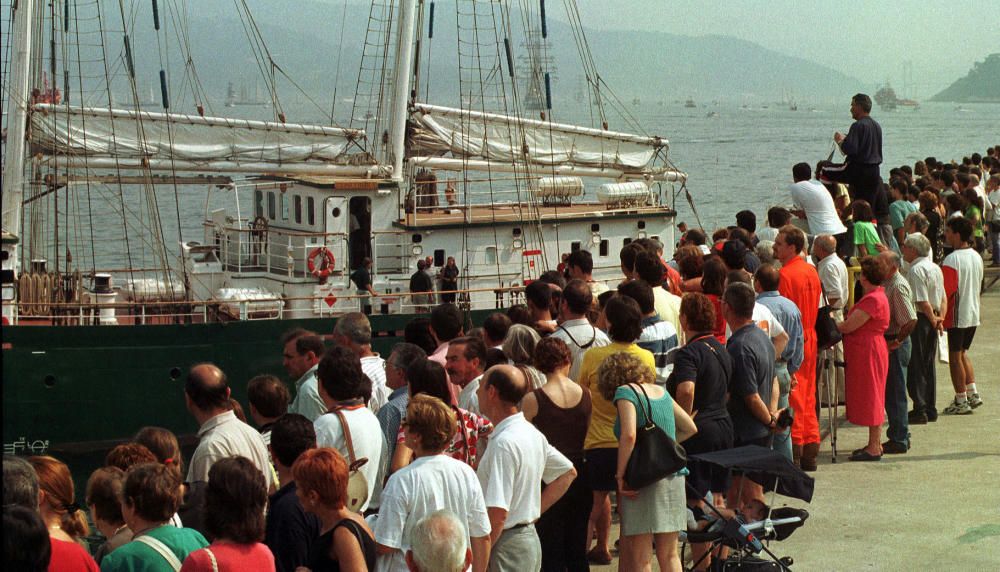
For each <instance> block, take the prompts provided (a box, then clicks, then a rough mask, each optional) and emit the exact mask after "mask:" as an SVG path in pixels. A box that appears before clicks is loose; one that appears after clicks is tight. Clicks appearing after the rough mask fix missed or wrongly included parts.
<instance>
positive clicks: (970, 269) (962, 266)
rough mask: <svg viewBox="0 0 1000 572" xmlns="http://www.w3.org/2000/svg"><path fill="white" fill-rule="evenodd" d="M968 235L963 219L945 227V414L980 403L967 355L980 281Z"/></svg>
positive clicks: (968, 223)
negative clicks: (949, 397)
mask: <svg viewBox="0 0 1000 572" xmlns="http://www.w3.org/2000/svg"><path fill="white" fill-rule="evenodd" d="M972 232H973V226H972V221H970V220H969V219H967V218H965V217H961V216H959V217H955V218H951V219H948V222H947V223H946V224H945V229H944V239H945V242H946V243H947V244H948V245H949V246H951V247H952V248H953V249H954V250H953V251H952V252H951V254H949V255H948V256H946V257H945V259H944V262H942V263H941V271H942V272H943V273H944V291H945V296H946V297H947V299H948V307H947V308H946V309H945V315H944V327H945V328H947V330H948V368H949V369H950V372H951V384H952V387H954V389H955V399H954V401H952V402H951V405H949V406H948V407H945V408H944V411H943V413H944V414H945V415H968V414H970V413H972V410H973V409H975V408H977V407H979V406H980V405H982V404H983V400H982V398H981V397H980V396H979V392H978V391H976V373H975V371H974V370H973V369H972V361H970V360H969V355H968V351H969V348H970V347H971V346H972V338H973V337H975V335H976V327H977V326H979V288H980V285H981V284H982V282H983V258H982V256H980V255H979V253H978V252H976V251H975V250H974V249H973V248H972V245H973V240H974V239H973V236H972Z"/></svg>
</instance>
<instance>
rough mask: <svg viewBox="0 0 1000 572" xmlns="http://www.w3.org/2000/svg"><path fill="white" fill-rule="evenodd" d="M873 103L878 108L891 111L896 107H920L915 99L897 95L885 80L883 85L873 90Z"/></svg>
mask: <svg viewBox="0 0 1000 572" xmlns="http://www.w3.org/2000/svg"><path fill="white" fill-rule="evenodd" d="M875 103H877V104H878V106H879V109H881V110H882V111H892V110H894V109H896V108H897V107H909V108H911V109H916V108H918V107H920V104H919V103H918V102H917V101H916V100H913V99H903V98H900V97H897V96H896V90H894V89H892V86H890V85H889V83H888V82H886V84H885V87H882V88H880V89H879V90H878V91H876V92H875Z"/></svg>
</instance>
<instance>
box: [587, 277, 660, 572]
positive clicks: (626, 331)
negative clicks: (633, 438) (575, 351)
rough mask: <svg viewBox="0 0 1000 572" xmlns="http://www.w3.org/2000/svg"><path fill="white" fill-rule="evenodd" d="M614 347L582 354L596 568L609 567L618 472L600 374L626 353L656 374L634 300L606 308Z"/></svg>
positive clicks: (611, 416)
mask: <svg viewBox="0 0 1000 572" xmlns="http://www.w3.org/2000/svg"><path fill="white" fill-rule="evenodd" d="M604 318H605V319H606V320H607V324H608V337H610V338H611V344H610V345H607V346H604V347H600V348H591V349H589V350H587V353H585V354H583V362H582V364H581V365H580V378H579V381H580V385H582V386H583V387H585V388H587V389H589V390H590V393H591V398H592V406H591V414H590V425H589V427H588V428H587V438H586V440H585V441H584V443H583V449H584V453H583V454H584V460H585V464H586V467H587V480H588V482H589V483H590V488H591V490H593V491H594V506H593V508H592V509H591V511H590V523H589V526H588V529H589V531H590V532H588V534H587V538H591V537H592V536H593V530H594V529H596V530H597V545H596V546H595V547H594V548H593V549H592V550H591V551H590V552H589V553H588V554H587V556H588V558H589V559H590V561H591V562H593V563H595V564H610V563H611V552H610V550H609V549H608V532H609V530H610V529H611V491H613V490H615V488H616V487H617V483H616V482H615V470H616V469H617V462H618V439H617V438H616V437H615V419H616V418H617V417H618V410H617V409H616V408H615V405H614V404H613V403H611V402H610V401H608V400H607V399H604V398H603V397H602V396H601V394H600V392H599V391H598V390H597V370H598V368H599V367H600V366H601V363H602V362H603V361H604V360H605V358H607V357H608V356H610V355H613V354H616V353H619V352H626V353H628V354H632V355H634V356H636V357H637V358H639V360H641V361H642V363H643V364H644V365H646V366H647V367H649V369H650V370H651V371H653V372H654V373H655V372H656V369H655V366H656V362H655V361H654V360H653V354H652V353H650V352H649V351H648V350H644V349H642V348H640V347H639V346H637V345H636V344H635V341H636V340H638V339H639V335H640V334H641V333H642V312H641V311H640V310H639V305H638V304H637V303H636V302H635V300H633V299H631V298H627V297H624V296H615V297H614V298H612V299H611V300H609V301H608V303H607V305H606V306H605V307H604Z"/></svg>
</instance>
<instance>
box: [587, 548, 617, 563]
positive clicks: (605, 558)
mask: <svg viewBox="0 0 1000 572" xmlns="http://www.w3.org/2000/svg"><path fill="white" fill-rule="evenodd" d="M587 561H588V562H590V563H591V564H601V565H604V566H607V565H608V564H611V553H610V552H601V551H600V550H598V549H597V548H596V547H595V548H593V549H592V550H591V551H590V552H588V553H587Z"/></svg>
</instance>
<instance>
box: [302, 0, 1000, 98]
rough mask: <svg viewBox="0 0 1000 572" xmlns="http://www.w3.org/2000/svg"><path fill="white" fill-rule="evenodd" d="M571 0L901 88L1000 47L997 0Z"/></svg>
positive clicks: (933, 86)
mask: <svg viewBox="0 0 1000 572" xmlns="http://www.w3.org/2000/svg"><path fill="white" fill-rule="evenodd" d="M321 1H323V2H325V3H328V4H334V5H337V6H343V4H344V2H345V1H348V2H349V3H351V4H355V3H362V4H367V2H365V1H363V0H321ZM425 1H428V0H425ZM461 1H467V0H461ZM511 1H517V0H511ZM533 1H535V2H537V1H538V0H533ZM568 1H570V0H547V1H546V7H547V9H548V10H547V11H548V13H549V14H550V17H553V18H558V19H563V20H564V19H565V17H566V16H565V12H566V11H565V8H564V7H563V6H564V4H565V3H566V2H568ZM440 3H441V4H449V2H447V1H445V0H441V2H440ZM576 4H577V6H578V7H579V10H580V15H581V20H582V21H583V23H584V25H585V26H587V27H592V28H599V29H600V28H603V29H617V30H647V31H661V32H667V33H671V34H679V35H689V36H701V35H723V36H734V37H737V38H741V39H744V40H748V41H751V42H755V43H757V44H760V45H761V46H763V47H765V48H768V49H771V50H774V51H776V52H780V53H782V54H786V55H793V56H799V57H802V58H804V59H807V60H811V61H814V62H817V63H820V64H823V65H827V66H829V67H832V68H834V69H836V70H838V71H841V72H843V73H845V74H848V75H850V76H853V77H856V78H858V79H860V80H862V81H864V82H866V83H870V84H872V86H875V85H876V84H882V83H884V82H885V81H887V80H888V81H889V82H890V83H891V84H892V85H893V87H894V88H896V90H897V92H900V93H901V95H904V96H906V97H917V98H922V97H930V96H931V95H933V94H935V93H937V92H938V91H940V90H942V89H944V88H945V87H947V86H948V85H950V84H951V83H952V82H953V81H955V80H956V79H959V78H961V77H964V76H965V74H966V73H968V71H969V69H971V68H972V65H973V63H975V62H976V61H982V60H983V59H984V58H985V57H986V56H987V55H988V54H990V53H993V52H1000V0H882V1H877V0H837V1H832V0H711V1H709V0H700V1H696V0H577V1H576ZM652 53H655V52H653V51H651V54H652ZM665 56H666V57H668V58H669V54H666V55H665ZM905 62H912V74H910V75H911V76H912V80H911V81H910V82H904V80H905V79H906V78H905V77H904V65H905ZM904 83H907V85H905V86H904ZM904 87H905V88H906V89H905V90H904V89H903V88H904ZM904 91H906V92H908V93H903V92H904Z"/></svg>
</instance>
